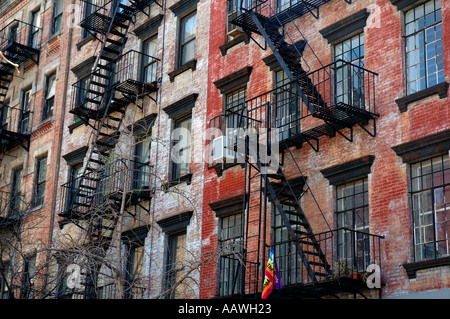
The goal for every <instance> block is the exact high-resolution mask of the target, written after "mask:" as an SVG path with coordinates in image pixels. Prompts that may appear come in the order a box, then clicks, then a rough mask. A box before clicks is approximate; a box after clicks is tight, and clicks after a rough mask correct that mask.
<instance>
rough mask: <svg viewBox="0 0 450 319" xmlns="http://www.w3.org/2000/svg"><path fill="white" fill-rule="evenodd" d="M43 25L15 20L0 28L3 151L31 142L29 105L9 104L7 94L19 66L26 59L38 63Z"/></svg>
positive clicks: (0, 106)
mask: <svg viewBox="0 0 450 319" xmlns="http://www.w3.org/2000/svg"><path fill="white" fill-rule="evenodd" d="M39 35H40V28H39V27H37V26H34V25H31V24H29V23H26V22H23V21H19V20H13V21H11V22H10V23H8V25H6V26H4V27H3V28H2V29H1V30H0V52H1V53H2V54H3V56H2V57H1V58H0V60H1V62H0V120H1V123H0V125H1V126H0V148H1V149H0V153H4V152H6V151H7V150H10V149H12V148H14V147H16V146H21V147H23V148H24V149H25V150H27V151H28V149H29V143H30V136H31V135H30V128H31V123H29V121H30V120H31V118H30V113H31V110H30V109H29V108H30V105H29V104H27V103H22V105H20V106H18V107H10V106H9V105H7V103H6V102H7V101H6V100H5V99H6V96H7V94H8V90H9V87H10V84H11V82H12V81H13V79H14V76H15V75H18V74H19V67H20V66H21V65H22V64H23V63H24V62H25V61H27V60H31V61H33V62H34V63H35V64H38V63H39V52H40V49H39V45H40V44H39V41H40V37H39Z"/></svg>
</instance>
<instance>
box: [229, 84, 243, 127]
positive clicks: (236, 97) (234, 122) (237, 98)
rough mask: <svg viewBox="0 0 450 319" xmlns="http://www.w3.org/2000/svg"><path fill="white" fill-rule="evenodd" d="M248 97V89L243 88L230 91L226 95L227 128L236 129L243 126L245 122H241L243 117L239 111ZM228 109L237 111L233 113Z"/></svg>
mask: <svg viewBox="0 0 450 319" xmlns="http://www.w3.org/2000/svg"><path fill="white" fill-rule="evenodd" d="M246 98H247V89H246V88H241V89H237V90H235V91H233V92H231V93H228V94H227V95H226V97H225V114H227V115H228V116H227V117H226V125H225V126H226V128H230V129H235V128H239V127H242V125H244V124H245V123H239V122H240V121H239V119H240V118H241V116H240V114H239V112H238V111H240V110H242V107H243V103H245V101H246ZM227 111H232V112H236V113H231V112H227Z"/></svg>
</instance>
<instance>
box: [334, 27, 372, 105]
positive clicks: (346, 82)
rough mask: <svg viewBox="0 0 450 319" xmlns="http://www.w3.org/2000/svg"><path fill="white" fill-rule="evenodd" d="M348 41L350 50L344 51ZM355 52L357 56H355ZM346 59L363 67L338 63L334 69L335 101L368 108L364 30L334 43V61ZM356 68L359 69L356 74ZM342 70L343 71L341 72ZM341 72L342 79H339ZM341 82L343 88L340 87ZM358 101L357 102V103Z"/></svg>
mask: <svg viewBox="0 0 450 319" xmlns="http://www.w3.org/2000/svg"><path fill="white" fill-rule="evenodd" d="M356 40H357V42H358V43H357V47H354V42H355V41H356ZM346 43H348V48H349V49H348V50H345V51H344V48H345V47H344V46H345V45H346ZM339 46H342V49H341V52H340V53H338V47H339ZM347 54H350V59H347V58H346V55H347ZM353 54H355V56H353ZM339 60H344V61H346V62H348V63H350V64H352V65H356V66H359V67H361V69H360V68H354V67H349V66H347V65H346V64H339V63H337V64H336V69H335V71H334V73H335V74H334V88H333V90H334V101H335V103H336V104H337V103H339V102H343V103H347V104H349V105H351V106H354V107H359V108H362V109H365V108H366V101H365V98H366V89H365V84H366V83H365V79H364V71H363V70H364V67H365V34H364V30H360V31H359V32H357V33H355V34H353V35H352V36H351V37H348V38H343V39H340V40H339V41H337V42H336V43H334V45H333V61H335V62H337V61H339ZM355 70H358V71H359V72H357V73H356V74H355V72H354V71H355ZM341 72H342V73H341ZM339 74H340V75H341V80H339ZM357 77H359V81H358V85H357V86H355V78H357ZM339 84H341V89H340V88H339ZM358 93H359V98H357V99H356V100H355V96H357V94H358ZM355 102H356V103H355Z"/></svg>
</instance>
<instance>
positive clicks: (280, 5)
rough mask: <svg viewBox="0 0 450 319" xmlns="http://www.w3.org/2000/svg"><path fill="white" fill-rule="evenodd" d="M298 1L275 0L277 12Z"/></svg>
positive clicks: (298, 0)
mask: <svg viewBox="0 0 450 319" xmlns="http://www.w3.org/2000/svg"><path fill="white" fill-rule="evenodd" d="M299 2H301V1H300V0H277V12H281V11H284V10H287V9H289V8H290V7H292V6H293V5H295V4H297V3H299Z"/></svg>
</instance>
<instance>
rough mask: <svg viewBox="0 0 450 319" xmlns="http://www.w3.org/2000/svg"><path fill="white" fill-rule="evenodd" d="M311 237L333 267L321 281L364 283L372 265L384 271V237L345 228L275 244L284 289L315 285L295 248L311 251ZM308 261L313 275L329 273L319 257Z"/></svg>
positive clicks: (276, 258)
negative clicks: (341, 279) (350, 280)
mask: <svg viewBox="0 0 450 319" xmlns="http://www.w3.org/2000/svg"><path fill="white" fill-rule="evenodd" d="M312 236H314V237H315V239H316V240H317V242H318V244H319V246H320V249H321V251H322V252H323V253H324V255H325V256H326V260H327V262H328V263H329V265H330V266H331V269H330V270H329V271H328V272H327V273H328V275H327V276H317V280H318V281H319V282H322V281H329V280H334V279H338V278H342V277H346V278H350V279H356V280H361V281H364V279H365V276H367V273H368V272H367V267H368V266H369V265H372V264H375V265H378V266H379V267H380V269H381V245H382V239H383V238H384V237H383V236H380V235H374V234H369V233H366V232H362V231H357V230H353V229H350V228H345V227H342V228H338V229H334V230H330V231H326V232H322V233H319V234H315V235H310V236H308V235H306V236H302V237H299V238H298V239H296V240H287V241H284V242H279V243H276V244H274V245H273V247H274V256H275V260H276V262H277V266H278V270H279V274H280V278H281V281H282V283H283V287H286V286H289V285H297V284H312V283H313V282H312V281H311V278H310V277H309V276H308V274H307V272H306V270H305V265H304V263H303V262H302V260H301V259H300V258H299V256H298V254H297V250H296V248H295V245H300V247H301V250H302V251H308V250H311V248H310V247H311V242H312ZM294 244H295V245H294ZM309 262H310V266H311V268H312V270H313V271H314V272H317V273H324V272H326V270H324V268H323V266H321V260H320V258H319V256H316V255H311V257H309Z"/></svg>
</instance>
